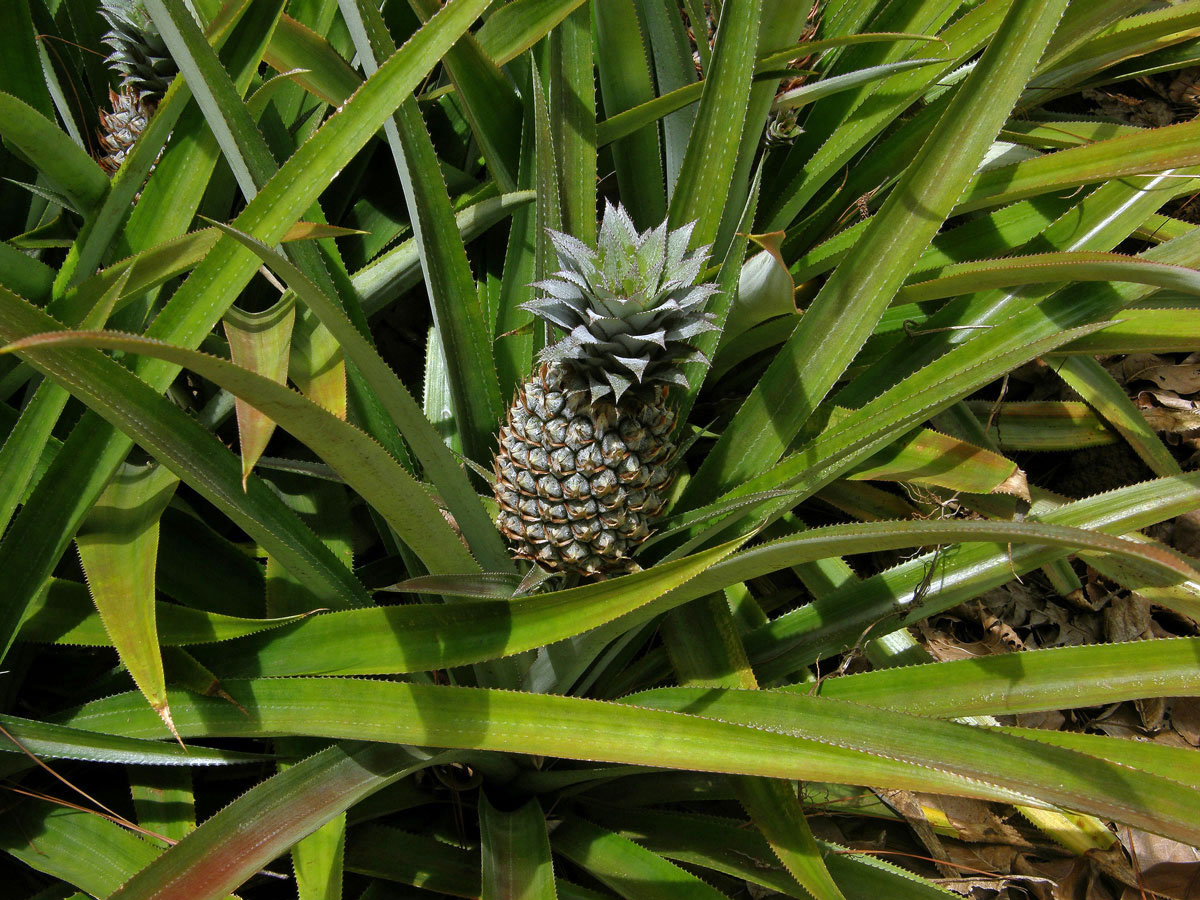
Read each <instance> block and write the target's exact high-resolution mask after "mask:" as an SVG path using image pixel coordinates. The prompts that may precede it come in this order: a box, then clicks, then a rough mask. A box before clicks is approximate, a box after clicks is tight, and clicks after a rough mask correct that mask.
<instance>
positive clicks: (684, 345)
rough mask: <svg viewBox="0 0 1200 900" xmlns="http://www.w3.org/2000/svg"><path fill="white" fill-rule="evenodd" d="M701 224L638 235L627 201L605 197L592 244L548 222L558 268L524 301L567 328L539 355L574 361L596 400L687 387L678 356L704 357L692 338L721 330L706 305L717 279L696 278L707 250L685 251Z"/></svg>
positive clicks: (685, 359) (688, 358)
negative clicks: (647, 388)
mask: <svg viewBox="0 0 1200 900" xmlns="http://www.w3.org/2000/svg"><path fill="white" fill-rule="evenodd" d="M695 224H696V223H695V222H692V223H690V224H687V225H684V226H683V227H682V228H677V229H675V230H674V231H670V230H668V228H667V223H666V222H663V223H662V224H661V225H659V226H658V227H657V228H651V229H647V230H646V231H644V232H642V233H641V234H638V231H637V229H636V228H635V227H634V224H633V221H632V220H631V219H630V218H629V214H628V213H627V212H626V211H625V209H624V208H623V207H622V206H620V205H617V206H613V205H612V204H606V205H605V210H604V217H603V219H602V220H601V223H600V238H599V241H598V246H597V247H596V249H594V250H593V249H592V248H591V247H588V246H587V245H586V244H584V243H583V242H582V241H580V240H578V239H577V238H574V237H571V236H570V235H567V234H562V233H561V232H558V231H554V230H552V229H547V231H548V232H549V235H550V240H551V242H552V243H553V244H554V249H555V250H556V251H557V252H558V264H559V265H560V266H561V267H562V268H561V269H560V271H558V272H555V273H554V275H552V276H551V277H550V278H547V279H545V280H543V281H538V282H535V283H534V284H533V285H531V287H535V288H537V289H539V290H540V291H541V292H543V294H544V296H539V297H536V298H534V299H533V300H530V301H528V302H527V303H523V304H521V308H522V309H526V310H529V311H530V312H532V313H533V314H534V315H536V316H538V317H540V318H542V319H545V320H546V321H547V322H550V323H552V324H554V325H557V326H559V327H560V328H562V329H564V330H565V331H566V332H567V336H566V337H564V338H563V339H562V340H560V341H559V342H558V343H556V344H553V345H551V346H549V347H547V348H546V349H545V350H543V351H542V353H541V361H542V362H544V363H559V362H570V363H571V364H572V367H573V368H574V369H576V370H577V371H578V372H579V373H580V374H581V375H583V376H585V377H586V379H587V383H588V389H589V391H590V392H591V400H592V402H595V401H597V400H599V399H601V398H603V397H606V396H608V395H610V394H611V395H612V398H613V401H614V402H618V401H620V399H621V396H622V395H623V394H624V393H625V392H626V391H628V390H630V389H633V390H634V391H635V392H637V389H638V388H640V387H641V386H643V385H647V384H649V383H651V382H668V383H673V384H680V385H683V386H684V387H687V386H688V382H687V378H686V377H685V376H684V374H683V372H682V371H680V367H681V366H682V364H684V363H687V362H696V361H699V362H703V363H705V364H706V365H707V364H708V359H707V358H706V357H705V356H704V355H703V354H702V353H700V352H699V351H698V350H697V349H696V348H695V347H693V346H692V345H691V344H690V343H689V341H691V339H692V338H695V337H696V336H697V335H700V334H703V333H704V332H706V331H717V330H719V329H718V326H717V325H715V324H714V321H713V320H714V318H715V317H714V316H713V315H712V314H711V313H707V312H705V311H704V307H705V303H706V301H707V300H708V298H709V297H711V296H712V295H713V294H715V293H718V288H717V286H716V285H715V284H696V283H695V281H696V279H697V278H698V277H699V276H700V270H701V268H702V267H703V265H704V262H705V260H706V259H707V258H708V251H709V247H700V248H699V249H696V250H693V251H691V252H690V253H689V252H688V241H689V240H690V239H691V236H692V230H693V229H694V227H695Z"/></svg>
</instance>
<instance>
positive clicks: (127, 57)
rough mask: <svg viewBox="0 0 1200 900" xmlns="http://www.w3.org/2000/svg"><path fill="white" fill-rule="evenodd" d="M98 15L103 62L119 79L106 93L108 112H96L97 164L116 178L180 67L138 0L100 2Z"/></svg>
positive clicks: (105, 0)
mask: <svg viewBox="0 0 1200 900" xmlns="http://www.w3.org/2000/svg"><path fill="white" fill-rule="evenodd" d="M100 15H101V16H103V17H104V19H105V21H106V22H108V25H109V31H108V32H107V33H106V34H105V35H104V41H105V43H107V44H108V45H109V47H110V48H111V52H110V53H109V54H108V57H107V58H106V59H105V64H106V65H107V66H108V68H109V69H111V70H112V71H114V72H116V73H118V74H119V75H120V88H119V90H117V91H113V90H111V89H110V90H109V92H108V98H109V106H110V109H109V110H104V109H101V110H100V134H99V139H100V146H101V149H102V150H103V155H102V156H101V157H100V165H101V166H102V167H103V168H104V170H105V171H106V172H108V173H109V174H110V175H112V174H115V173H116V171H117V169H119V168H120V167H121V163H123V162H124V161H125V157H126V156H127V155H128V154H129V152H130V151H131V150H132V149H133V145H134V143H135V142H136V141H137V139H138V137H139V136H140V135H141V133H142V132H143V131H144V130H145V129H146V126H147V125H148V124H149V122H150V117H151V116H152V115H153V114H154V107H155V106H156V105H157V104H158V101H159V100H161V99H162V96H163V94H165V93H166V92H167V88H168V87H170V85H171V79H173V78H174V77H175V75H176V74H177V73H178V71H179V68H178V66H176V65H175V61H174V60H173V59H172V58H171V54H170V52H169V51H168V50H167V45H166V43H165V42H164V41H163V37H162V35H161V34H160V33H159V31H158V28H157V27H156V26H155V25H154V21H153V20H152V19H151V18H150V14H149V13H148V12H146V7H145V6H144V5H143V3H142V0H101V2H100Z"/></svg>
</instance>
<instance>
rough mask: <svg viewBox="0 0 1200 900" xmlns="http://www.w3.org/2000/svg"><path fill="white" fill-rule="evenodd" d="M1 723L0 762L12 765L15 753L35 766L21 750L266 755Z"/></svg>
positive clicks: (61, 754)
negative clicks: (4, 734)
mask: <svg viewBox="0 0 1200 900" xmlns="http://www.w3.org/2000/svg"><path fill="white" fill-rule="evenodd" d="M0 725H2V726H3V727H4V730H5V731H7V732H8V735H10V736H0V753H4V754H6V758H5V760H4V761H3V762H2V763H0V765H12V763H13V760H14V756H15V757H16V763H17V764H22V763H23V765H26V766H33V765H36V764H35V763H34V762H33V760H31V759H29V758H28V757H27V756H25V752H24V751H28V752H29V753H32V754H33V755H34V756H37V757H39V758H47V759H76V760H84V761H87V762H103V763H119V764H124V765H138V766H222V765H232V764H234V763H246V762H258V761H261V760H262V759H264V758H265V757H264V756H262V755H261V754H258V753H243V752H240V751H237V750H219V749H213V748H210V747H197V746H193V747H186V748H185V747H180V746H178V745H176V744H168V743H163V742H162V741H147V740H142V739H140V738H126V737H118V736H114V735H110V734H96V733H95V732H90V731H82V730H80V729H78V728H68V727H66V726H64V725H52V724H51V723H49V722H37V721H34V720H33V719H22V718H17V717H16V716H0ZM14 741H15V743H14ZM13 767H14V768H15V766H13Z"/></svg>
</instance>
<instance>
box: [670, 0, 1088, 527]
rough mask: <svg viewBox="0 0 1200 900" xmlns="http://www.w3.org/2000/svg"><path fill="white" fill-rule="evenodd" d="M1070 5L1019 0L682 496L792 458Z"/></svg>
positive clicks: (697, 496)
mask: <svg viewBox="0 0 1200 900" xmlns="http://www.w3.org/2000/svg"><path fill="white" fill-rule="evenodd" d="M1065 6H1066V4H1065V3H1064V2H1063V0H1017V2H1014V3H1013V5H1012V7H1011V9H1010V10H1009V12H1008V14H1007V15H1006V16H1005V19H1004V22H1003V23H1002V24H1001V26H1000V29H999V30H998V31H997V33H996V37H995V38H994V39H993V40H992V42H991V44H989V45H988V49H987V50H986V51H985V52H984V55H983V57H982V58H981V59H980V61H979V63H978V64H977V65H976V67H975V69H974V70H973V71H972V73H971V74H970V75H969V76H968V78H967V80H966V82H964V83H963V85H962V86H961V87H960V89H959V90H958V91H957V92H956V94H955V96H954V99H953V101H952V102H951V104H950V107H949V108H948V109H947V110H946V112H945V113H944V114H943V116H942V117H941V119H939V120H938V123H937V125H936V126H935V128H934V130H933V132H932V133H931V134H930V136H929V138H928V139H927V140H926V142H925V144H924V145H923V146H922V148H921V150H920V152H919V153H918V155H917V158H916V159H915V160H914V161H913V162H912V164H911V165H909V167H908V168H907V169H905V172H904V175H902V176H901V180H900V183H899V184H897V186H896V188H895V189H894V190H893V192H892V193H891V194H890V195H889V197H888V199H887V200H886V201H884V205H883V207H882V208H881V209H880V211H879V213H877V214H876V215H875V217H874V218H873V219H872V220H871V224H870V226H869V227H868V229H867V232H866V233H865V234H864V236H863V238H862V239H861V240H859V242H858V243H857V244H855V246H854V248H853V249H852V250H851V251H850V254H849V256H848V257H847V259H846V260H845V261H844V262H843V264H842V265H841V266H839V267H838V269H837V271H836V272H835V273H834V274H833V276H832V277H831V278H830V279H829V281H828V282H826V283H825V286H824V287H823V288H822V289H821V292H820V293H819V294H818V295H817V298H816V299H815V300H814V301H813V302H812V304H811V305H810V307H809V309H808V311H807V313H806V314H805V315H804V317H803V319H802V320H801V322H800V325H799V326H798V327H797V329H796V331H795V332H794V333H793V334H792V336H791V337H790V338H789V339H788V342H787V343H786V344H785V345H784V347H783V349H782V350H781V351H780V353H779V355H778V356H776V358H775V360H774V362H773V363H772V364H771V367H770V368H769V369H768V370H767V372H766V374H765V375H764V376H763V378H762V379H761V380H760V381H759V383H758V385H757V386H756V387H755V389H754V391H753V392H752V393H751V395H750V397H749V398H748V399H747V400H746V402H745V403H744V404H743V406H742V408H741V409H740V410H739V411H738V414H737V415H736V416H735V418H734V420H733V422H732V423H731V424H730V426H729V427H728V428H727V429H726V430H725V433H724V435H723V436H722V439H721V440H720V441H718V442H717V445H716V446H715V447H714V448H713V449H712V451H710V453H709V455H708V456H707V457H706V458H705V461H704V463H703V464H702V465H701V467H700V469H699V471H698V472H697V473H696V477H695V478H694V479H692V481H691V482H690V483H689V486H688V489H687V491H686V492H685V494H684V498H683V499H682V501H681V502H683V503H684V504H686V505H691V506H696V505H700V504H702V503H704V502H706V501H708V500H711V499H714V498H715V497H717V496H719V495H720V494H721V493H722V492H723V491H724V490H726V489H728V488H730V487H732V486H734V485H736V484H739V483H741V482H743V481H745V480H746V479H747V478H749V477H752V476H753V475H756V474H758V473H759V472H761V471H762V469H763V468H764V467H765V466H768V465H770V464H772V463H773V462H774V461H775V460H776V459H778V458H779V457H780V456H781V455H782V454H783V452H784V450H785V449H786V447H787V445H788V444H789V443H790V442H791V440H792V437H793V436H794V435H795V433H796V431H797V430H798V429H799V428H800V426H801V425H803V424H804V422H805V421H806V420H807V419H808V417H809V415H811V413H812V411H813V410H814V409H815V408H816V405H817V404H818V403H819V402H820V401H821V399H822V398H823V397H824V396H825V394H826V393H827V392H828V391H829V389H830V388H831V387H832V386H833V384H834V383H835V382H836V380H837V379H838V377H840V375H841V374H842V372H843V371H844V370H845V368H846V366H847V365H848V364H849V363H850V360H851V359H852V357H853V355H854V354H855V353H856V352H857V351H858V349H859V348H860V347H861V346H862V344H863V342H864V341H865V340H866V339H867V337H868V336H869V335H870V333H871V331H872V329H873V328H874V326H875V323H876V322H877V321H878V319H879V317H880V315H882V313H883V310H884V309H885V308H886V306H887V304H888V303H889V302H890V301H891V299H892V296H893V295H894V293H895V291H896V289H897V288H899V287H900V285H901V283H902V282H903V280H904V278H905V277H907V275H908V271H909V269H910V267H911V266H912V264H913V263H914V262H915V261H916V260H917V259H918V258H919V256H920V254H921V253H922V252H923V251H924V250H925V248H926V246H927V245H928V244H929V241H930V239H931V238H932V237H933V235H934V234H935V233H936V232H937V229H938V228H939V227H940V226H941V224H942V222H943V221H944V220H945V218H946V216H947V215H949V213H950V210H951V208H953V206H954V203H955V201H956V200H957V199H958V196H959V193H960V192H961V191H962V189H963V186H964V185H965V184H966V182H967V180H968V179H969V177H970V175H971V173H972V172H973V171H974V169H975V167H976V165H977V164H978V162H979V159H980V158H981V157H982V155H983V152H984V150H986V149H987V147H988V146H989V145H990V143H991V141H992V140H993V138H994V137H995V136H996V133H997V132H998V131H999V130H1000V127H1001V125H1002V124H1003V122H1004V119H1005V118H1007V116H1008V114H1009V111H1010V110H1011V108H1012V105H1013V103H1015V101H1016V98H1017V96H1018V94H1019V92H1020V90H1021V88H1022V87H1023V86H1024V84H1025V82H1026V81H1027V80H1028V78H1029V75H1030V73H1031V72H1032V71H1033V68H1034V66H1035V65H1036V64H1037V60H1038V56H1039V55H1040V53H1041V51H1042V49H1043V48H1044V46H1045V44H1046V43H1047V42H1048V41H1049V39H1050V35H1051V34H1052V33H1053V31H1054V27H1055V26H1056V25H1057V23H1058V19H1059V16H1060V15H1061V14H1062V11H1063V9H1064V8H1065ZM914 198H919V202H916V201H915V200H914Z"/></svg>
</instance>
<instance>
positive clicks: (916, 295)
mask: <svg viewBox="0 0 1200 900" xmlns="http://www.w3.org/2000/svg"><path fill="white" fill-rule="evenodd" d="M1061 281H1136V282H1139V283H1142V284H1153V285H1155V286H1156V287H1163V288H1170V289H1173V290H1179V291H1186V292H1188V293H1193V294H1200V275H1198V274H1197V273H1196V271H1195V270H1194V269H1190V268H1187V267H1185V266H1173V265H1168V264H1164V263H1157V262H1154V261H1152V260H1148V259H1143V258H1140V257H1131V256H1125V255H1123V254H1120V253H1097V252H1094V251H1092V252H1086V251H1077V252H1067V253H1043V254H1034V255H1029V256H1017V257H1013V258H1011V259H1006V260H980V261H979V262H969V263H958V264H955V265H950V266H946V267H945V268H943V269H942V270H941V271H940V272H939V273H938V277H937V278H936V279H934V280H932V281H923V282H919V283H916V284H913V283H909V284H906V285H905V286H904V287H902V288H901V289H900V290H899V292H898V293H897V294H896V299H895V301H894V302H896V303H914V302H919V301H923V300H934V299H938V298H942V297H953V296H956V295H958V294H969V293H973V292H975V291H983V290H988V289H991V288H1002V287H1015V286H1018V285H1022V284H1037V283H1039V282H1048V283H1055V282H1061Z"/></svg>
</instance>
